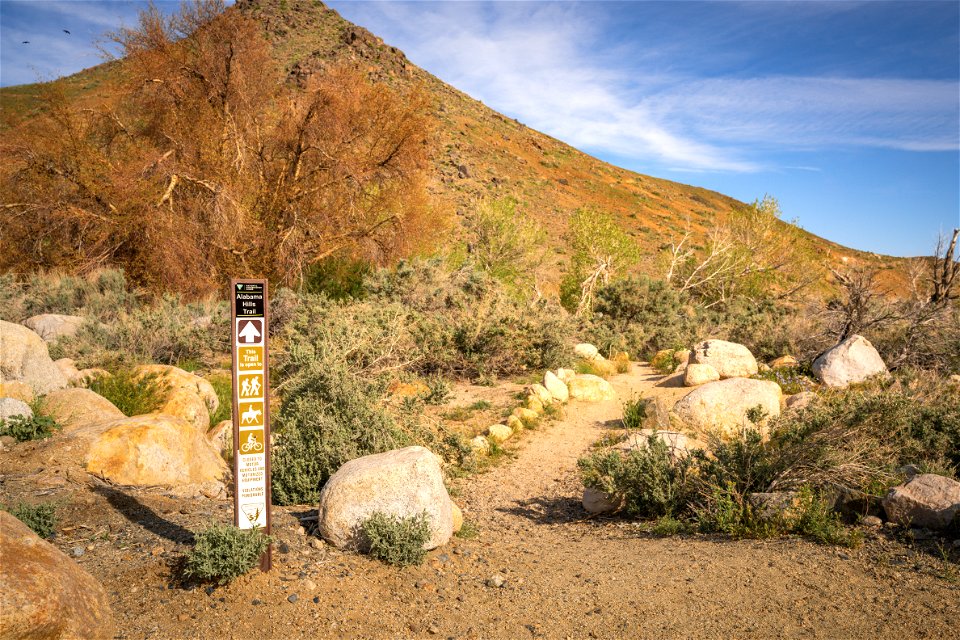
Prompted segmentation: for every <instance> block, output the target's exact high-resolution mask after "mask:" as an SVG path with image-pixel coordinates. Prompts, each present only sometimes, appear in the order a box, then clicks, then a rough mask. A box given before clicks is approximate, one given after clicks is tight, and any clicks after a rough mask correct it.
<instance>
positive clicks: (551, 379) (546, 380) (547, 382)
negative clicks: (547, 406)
mask: <svg viewBox="0 0 960 640" xmlns="http://www.w3.org/2000/svg"><path fill="white" fill-rule="evenodd" d="M543 388H544V389H546V390H547V392H548V393H549V394H550V397H552V398H553V399H554V400H556V401H557V402H567V401H568V400H569V399H570V390H569V389H567V384H566V383H565V382H564V381H563V380H561V379H560V378H559V377H558V376H557V375H556V374H555V373H553V372H552V371H547V372H546V373H545V374H543Z"/></svg>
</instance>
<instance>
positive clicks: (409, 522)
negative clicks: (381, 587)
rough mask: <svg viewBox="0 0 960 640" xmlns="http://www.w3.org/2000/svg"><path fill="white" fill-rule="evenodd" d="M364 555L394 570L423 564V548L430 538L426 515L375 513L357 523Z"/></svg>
mask: <svg viewBox="0 0 960 640" xmlns="http://www.w3.org/2000/svg"><path fill="white" fill-rule="evenodd" d="M360 530H361V532H362V534H363V538H364V545H365V550H366V552H367V553H368V554H369V555H371V556H372V557H374V558H376V559H377V560H381V561H383V562H386V563H387V564H392V565H394V566H398V567H406V566H409V565H418V564H422V563H423V559H424V557H426V554H427V552H426V551H425V550H424V548H423V545H424V544H426V542H427V541H428V540H429V539H430V520H429V517H428V516H427V514H426V512H424V513H421V514H419V515H415V516H408V517H400V516H395V515H388V514H386V513H382V512H380V511H375V512H374V513H373V514H371V515H370V517H369V518H367V519H366V520H364V521H363V522H362V523H361V524H360Z"/></svg>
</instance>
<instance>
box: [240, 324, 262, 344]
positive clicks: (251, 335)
mask: <svg viewBox="0 0 960 640" xmlns="http://www.w3.org/2000/svg"><path fill="white" fill-rule="evenodd" d="M237 340H238V341H239V342H241V343H243V344H260V343H262V342H263V320H242V321H241V322H240V326H239V330H238V331H237Z"/></svg>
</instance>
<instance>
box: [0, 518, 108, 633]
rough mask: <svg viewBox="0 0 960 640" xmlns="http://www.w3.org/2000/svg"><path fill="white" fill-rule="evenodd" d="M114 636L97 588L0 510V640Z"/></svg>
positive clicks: (104, 600) (102, 595) (67, 560)
mask: <svg viewBox="0 0 960 640" xmlns="http://www.w3.org/2000/svg"><path fill="white" fill-rule="evenodd" d="M115 630H116V627H115V625H114V620H113V614H112V613H111V611H110V600H109V599H108V597H107V593H106V591H104V589H103V587H102V586H101V585H100V583H98V582H97V581H96V580H95V579H94V578H93V576H91V575H90V574H89V573H87V572H86V571H84V570H83V569H81V568H80V567H79V566H78V565H77V563H75V562H74V561H73V560H71V559H70V558H68V557H67V556H66V555H64V554H63V553H62V552H61V551H60V550H59V549H57V548H56V547H54V546H53V545H52V544H50V543H49V542H46V541H45V540H41V539H40V537H39V536H37V534H35V533H34V532H33V531H31V530H30V529H29V528H28V527H27V526H26V525H25V524H23V523H22V522H20V521H19V520H17V519H16V518H14V517H13V516H12V515H10V514H9V513H7V512H6V511H2V510H0V638H4V639H7V638H10V639H14V638H16V639H20V638H23V639H29V638H37V639H46V638H59V639H63V640H107V639H109V638H113V637H114V632H115Z"/></svg>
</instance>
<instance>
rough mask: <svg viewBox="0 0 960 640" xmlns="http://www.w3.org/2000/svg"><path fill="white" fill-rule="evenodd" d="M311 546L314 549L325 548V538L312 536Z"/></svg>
mask: <svg viewBox="0 0 960 640" xmlns="http://www.w3.org/2000/svg"><path fill="white" fill-rule="evenodd" d="M310 546H311V547H313V548H314V549H323V540H321V539H320V538H310Z"/></svg>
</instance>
